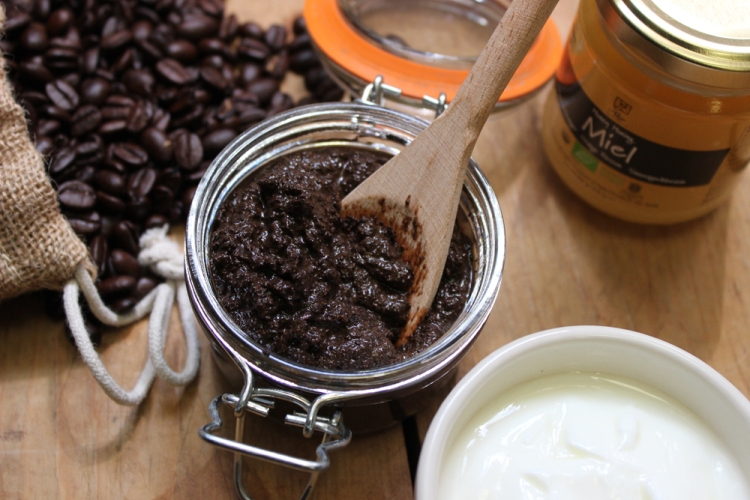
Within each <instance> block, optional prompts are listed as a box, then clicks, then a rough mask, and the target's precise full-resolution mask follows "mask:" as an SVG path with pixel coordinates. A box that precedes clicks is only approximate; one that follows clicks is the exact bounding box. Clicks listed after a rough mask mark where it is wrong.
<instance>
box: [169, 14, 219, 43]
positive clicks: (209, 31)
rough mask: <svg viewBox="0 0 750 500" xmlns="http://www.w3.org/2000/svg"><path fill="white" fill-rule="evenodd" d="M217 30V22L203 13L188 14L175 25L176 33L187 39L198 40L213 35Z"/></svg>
mask: <svg viewBox="0 0 750 500" xmlns="http://www.w3.org/2000/svg"><path fill="white" fill-rule="evenodd" d="M218 31H219V22H218V21H217V20H216V19H214V18H212V17H209V16H206V15H204V14H197V13H196V14H188V15H186V16H184V17H183V18H182V22H181V23H180V24H179V25H178V26H177V34H178V35H179V36H181V37H185V38H187V39H188V40H199V39H201V38H204V37H208V36H214V35H216V34H217V33H218Z"/></svg>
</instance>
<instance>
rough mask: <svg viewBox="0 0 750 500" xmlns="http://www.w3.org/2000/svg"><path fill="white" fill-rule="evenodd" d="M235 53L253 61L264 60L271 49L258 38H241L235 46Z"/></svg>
mask: <svg viewBox="0 0 750 500" xmlns="http://www.w3.org/2000/svg"><path fill="white" fill-rule="evenodd" d="M237 54H238V55H241V56H243V57H246V58H248V59H252V60H255V61H261V62H263V61H265V60H266V59H267V58H268V56H270V55H271V49H270V48H268V46H266V44H264V43H263V42H261V41H260V40H256V39H254V38H243V39H242V41H240V44H239V45H238V46H237Z"/></svg>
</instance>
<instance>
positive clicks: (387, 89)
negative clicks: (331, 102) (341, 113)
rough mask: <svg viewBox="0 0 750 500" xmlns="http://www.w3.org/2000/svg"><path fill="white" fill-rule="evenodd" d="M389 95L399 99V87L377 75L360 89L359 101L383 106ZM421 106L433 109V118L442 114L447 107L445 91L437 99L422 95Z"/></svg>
mask: <svg viewBox="0 0 750 500" xmlns="http://www.w3.org/2000/svg"><path fill="white" fill-rule="evenodd" d="M386 97H390V98H391V99H393V100H397V101H398V100H400V99H401V89H400V88H398V87H394V86H392V85H388V84H385V83H383V76H382V75H378V76H376V77H375V80H374V81H373V82H372V83H369V84H367V86H365V88H364V90H363V91H362V97H360V98H359V101H361V102H365V103H368V104H376V105H378V106H385V98H386ZM422 106H424V107H425V108H427V109H431V110H433V111H435V118H437V117H438V116H440V115H441V114H443V112H444V111H445V110H446V108H447V107H448V103H447V97H446V95H445V92H441V93H440V96H438V98H437V99H435V98H434V97H430V96H427V95H426V96H422Z"/></svg>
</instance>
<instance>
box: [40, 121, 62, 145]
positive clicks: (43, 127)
mask: <svg viewBox="0 0 750 500" xmlns="http://www.w3.org/2000/svg"><path fill="white" fill-rule="evenodd" d="M58 130H60V122H59V121H57V120H39V122H38V123H37V126H36V135H38V136H49V135H52V134H54V133H55V132H57V131H58ZM36 141H37V143H38V142H39V138H37V140H36Z"/></svg>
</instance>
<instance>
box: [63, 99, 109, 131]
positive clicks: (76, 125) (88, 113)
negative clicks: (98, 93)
mask: <svg viewBox="0 0 750 500" xmlns="http://www.w3.org/2000/svg"><path fill="white" fill-rule="evenodd" d="M71 122H72V123H71V125H70V134H71V135H72V136H73V137H78V136H82V135H84V134H88V133H90V132H92V131H94V130H96V128H97V127H98V126H99V125H100V124H101V122H102V113H101V111H99V110H98V109H97V108H96V107H95V106H92V105H91V104H84V105H83V106H81V107H80V108H78V109H77V110H76V112H75V113H73V116H72V119H71Z"/></svg>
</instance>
